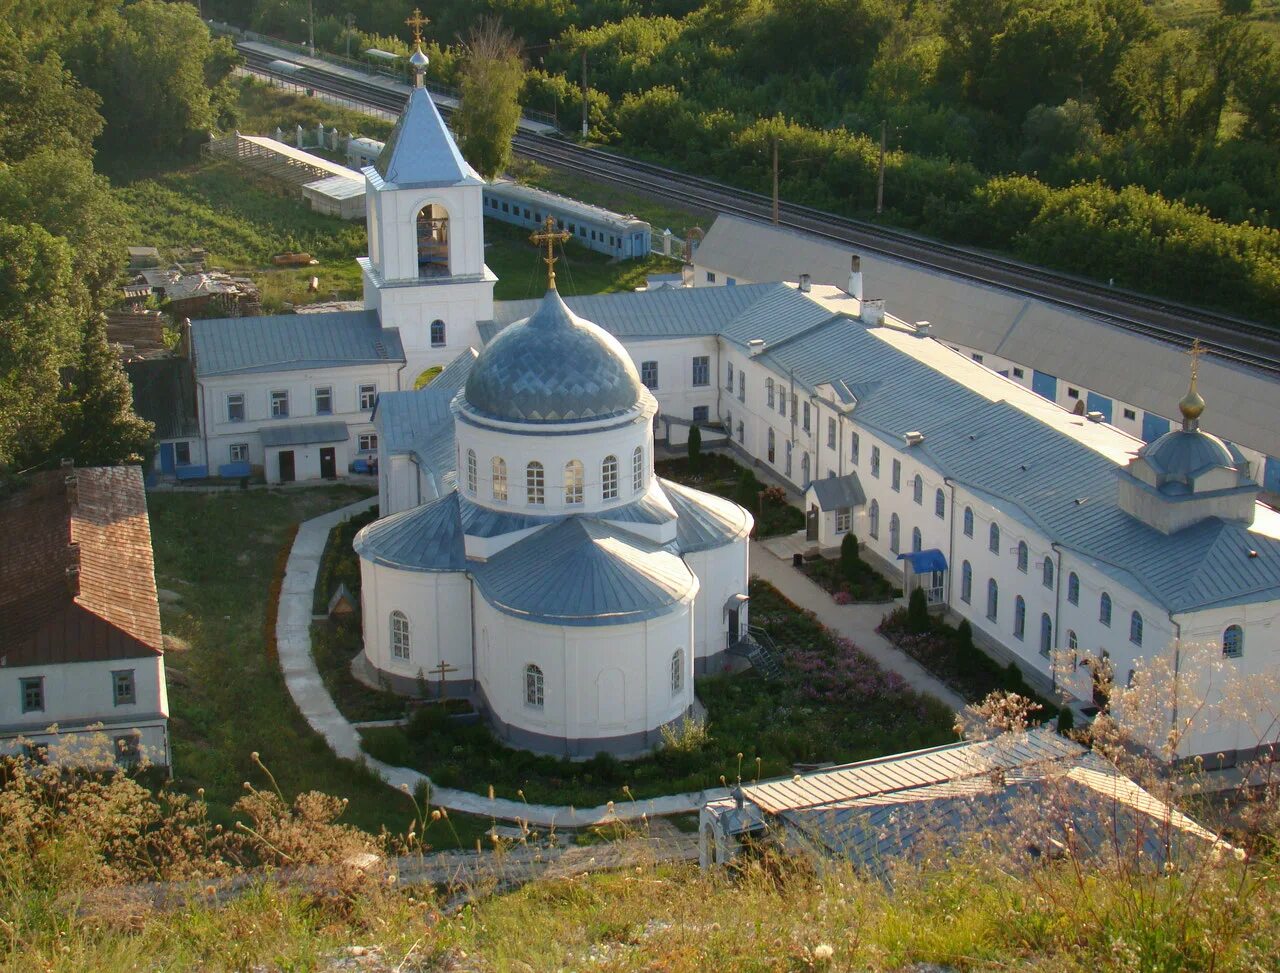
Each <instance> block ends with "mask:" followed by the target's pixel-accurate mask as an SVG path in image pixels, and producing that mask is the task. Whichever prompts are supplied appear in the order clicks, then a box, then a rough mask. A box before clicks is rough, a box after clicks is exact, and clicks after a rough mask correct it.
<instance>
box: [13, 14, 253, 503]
mask: <svg viewBox="0 0 1280 973" xmlns="http://www.w3.org/2000/svg"><path fill="white" fill-rule="evenodd" d="M235 59H236V55H235V52H234V50H233V49H232V47H231V46H230V44H228V43H227V42H226V41H217V42H215V41H212V40H211V39H210V37H209V32H208V30H207V29H206V28H205V26H204V25H203V24H202V23H201V22H200V20H199V17H198V15H197V12H196V9H195V8H194V7H193V6H191V5H189V4H168V3H160V2H156V0H142V2H140V3H136V4H130V5H128V6H125V5H124V4H122V3H119V2H110V0H97V2H89V3H84V2H80V3H73V2H71V0H0V478H3V477H4V476H6V475H8V474H12V473H14V472H20V471H24V470H29V469H35V468H40V467H48V466H50V465H56V464H57V462H58V461H59V460H60V459H62V458H70V459H74V460H76V461H77V462H78V463H80V464H84V465H88V464H97V463H114V462H120V461H124V460H130V459H133V460H136V459H138V458H140V457H141V455H142V454H143V453H144V451H145V450H146V448H147V442H148V439H149V437H150V433H151V427H150V424H149V423H144V422H141V421H140V420H138V418H137V417H136V416H135V415H134V414H133V411H132V402H131V394H130V389H129V383H128V379H127V378H126V377H125V375H124V372H123V371H122V370H121V368H120V366H119V363H118V362H117V360H116V357H115V353H114V352H113V351H112V349H111V348H110V346H108V344H107V340H106V329H105V326H104V324H103V320H102V317H101V313H100V312H101V311H102V309H103V308H104V307H105V306H106V305H107V303H109V302H110V301H111V299H112V297H113V294H114V291H115V287H116V285H117V282H118V277H119V273H120V270H121V268H122V265H123V261H124V256H125V252H124V247H125V244H126V242H127V241H126V240H125V239H124V233H123V230H122V228H123V227H124V226H125V225H126V214H125V213H123V212H122V210H121V209H120V206H119V204H118V202H117V201H116V200H115V199H114V198H113V197H112V195H111V192H110V185H109V183H108V181H107V179H106V177H105V176H104V175H102V174H101V173H100V172H99V171H98V168H102V167H107V168H111V167H114V168H115V169H116V170H117V171H121V170H128V169H131V168H135V167H138V166H151V165H154V164H156V161H157V160H158V159H160V158H164V157H172V156H182V155H184V154H188V153H190V152H191V150H192V149H193V147H194V146H195V145H196V144H198V143H199V142H200V141H202V140H203V139H204V138H206V137H207V133H208V132H209V131H210V130H211V129H213V128H215V127H216V126H217V125H219V124H220V123H221V122H224V121H226V120H227V114H226V113H227V112H228V111H229V110H230V108H231V106H232V104H233V99H234V91H233V89H232V88H231V86H230V85H229V84H227V83H226V79H227V77H228V75H229V73H230V71H231V68H232V66H233V64H234V62H235Z"/></svg>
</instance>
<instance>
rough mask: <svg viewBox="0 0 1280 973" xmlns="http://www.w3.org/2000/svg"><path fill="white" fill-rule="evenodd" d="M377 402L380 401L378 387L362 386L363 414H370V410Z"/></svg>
mask: <svg viewBox="0 0 1280 973" xmlns="http://www.w3.org/2000/svg"><path fill="white" fill-rule="evenodd" d="M377 401H378V386H376V385H361V386H360V410H361V411H362V412H368V411H369V410H370V409H372V408H373V407H374V404H375V403H376V402H377Z"/></svg>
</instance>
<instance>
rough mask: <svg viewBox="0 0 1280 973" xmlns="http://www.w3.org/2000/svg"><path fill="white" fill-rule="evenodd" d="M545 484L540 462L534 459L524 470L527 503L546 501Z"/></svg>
mask: <svg viewBox="0 0 1280 973" xmlns="http://www.w3.org/2000/svg"><path fill="white" fill-rule="evenodd" d="M546 486H547V478H546V474H545V473H544V472H543V470H542V464H541V463H539V462H538V461H537V460H534V461H533V462H532V463H530V464H529V465H528V466H526V467H525V470H524V492H525V499H526V500H527V501H528V502H529V503H546V502H547V496H546Z"/></svg>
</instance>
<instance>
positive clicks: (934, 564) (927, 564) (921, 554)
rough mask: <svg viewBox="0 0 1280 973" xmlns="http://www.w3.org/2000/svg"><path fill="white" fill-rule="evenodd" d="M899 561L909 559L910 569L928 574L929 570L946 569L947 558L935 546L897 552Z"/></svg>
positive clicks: (917, 572)
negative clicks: (920, 549)
mask: <svg viewBox="0 0 1280 973" xmlns="http://www.w3.org/2000/svg"><path fill="white" fill-rule="evenodd" d="M898 560H899V561H910V562H911V570H912V571H914V572H915V573H916V574H928V573H929V572H930V571H945V570H947V558H946V555H944V554H943V553H942V552H941V551H940V550H938V549H937V548H936V547H931V548H930V549H929V550H927V551H912V552H910V553H907V554H899V555H898Z"/></svg>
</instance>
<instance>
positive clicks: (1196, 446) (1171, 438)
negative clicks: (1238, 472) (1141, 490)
mask: <svg viewBox="0 0 1280 973" xmlns="http://www.w3.org/2000/svg"><path fill="white" fill-rule="evenodd" d="M1139 455H1140V456H1143V457H1144V458H1145V459H1146V461H1147V462H1148V463H1150V464H1151V466H1152V468H1153V469H1154V470H1156V472H1158V473H1163V474H1165V475H1166V476H1175V477H1184V478H1185V477H1192V476H1195V475H1196V474H1197V473H1201V472H1203V471H1205V470H1208V469H1212V468H1213V467H1215V466H1226V467H1234V466H1235V464H1236V459H1235V457H1234V456H1232V455H1231V450H1229V449H1228V448H1227V446H1226V444H1225V443H1224V442H1223V441H1222V440H1221V439H1219V438H1218V437H1217V436H1210V435H1209V434H1208V433H1207V432H1201V431H1199V430H1192V429H1172V430H1170V431H1169V432H1167V433H1165V434H1164V435H1163V436H1161V437H1160V438H1159V439H1157V440H1156V441H1155V442H1153V443H1151V444H1150V445H1149V446H1146V447H1145V448H1143V450H1142V451H1141V453H1139Z"/></svg>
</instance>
